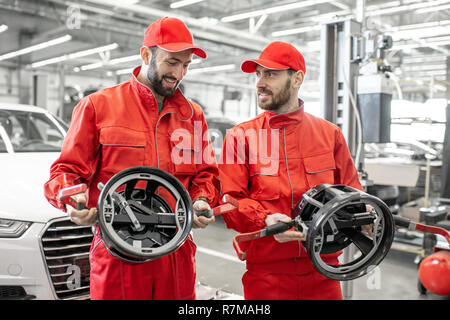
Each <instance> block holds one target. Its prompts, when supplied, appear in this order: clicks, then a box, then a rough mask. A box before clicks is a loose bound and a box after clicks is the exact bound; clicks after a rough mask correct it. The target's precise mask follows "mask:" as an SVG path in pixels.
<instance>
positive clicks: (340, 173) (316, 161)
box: [219, 100, 362, 300]
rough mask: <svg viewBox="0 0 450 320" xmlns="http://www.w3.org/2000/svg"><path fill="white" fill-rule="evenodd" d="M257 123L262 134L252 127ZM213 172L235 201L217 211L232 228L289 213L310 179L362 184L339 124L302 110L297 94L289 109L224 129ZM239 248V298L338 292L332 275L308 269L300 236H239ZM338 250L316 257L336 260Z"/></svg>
mask: <svg viewBox="0 0 450 320" xmlns="http://www.w3.org/2000/svg"><path fill="white" fill-rule="evenodd" d="M261 129H265V130H261ZM264 131H265V132H267V135H266V136H267V137H268V138H267V139H264V137H265V134H260V133H261V132H264ZM239 132H241V133H240V134H239ZM242 132H244V133H245V135H244V136H243V135H242ZM255 133H256V135H255ZM255 136H256V138H255ZM236 137H238V138H236ZM242 137H243V138H242ZM239 140H240V141H245V146H242V143H241V144H240V143H239ZM231 141H233V142H231ZM230 142H231V143H230ZM227 145H228V146H227ZM261 147H263V148H261ZM264 147H265V148H266V149H264ZM242 150H244V151H243V152H241V151H242ZM261 150H262V151H261ZM233 158H234V162H233V161H231V159H233ZM219 172H220V179H221V184H222V191H223V193H224V194H229V195H230V196H233V197H235V198H236V199H238V201H239V209H238V210H235V211H233V212H230V213H226V214H224V215H223V219H224V220H225V222H226V224H227V227H228V228H231V229H234V230H236V231H238V232H240V233H246V232H252V231H256V230H259V229H263V228H264V227H266V224H265V218H266V216H267V215H269V214H273V213H277V212H279V213H283V214H286V215H288V216H291V209H292V208H293V207H294V206H295V204H296V203H297V202H298V201H299V200H300V199H301V197H302V195H303V193H304V192H306V191H307V190H309V189H310V188H312V187H314V186H316V185H318V184H322V183H329V184H345V185H349V186H352V187H355V188H358V189H360V190H362V187H361V185H360V183H359V180H358V174H357V171H356V168H355V166H354V163H353V160H352V158H351V155H350V152H349V150H348V147H347V144H346V142H345V139H344V137H343V135H342V133H341V131H340V129H339V128H338V127H337V126H335V125H334V124H332V123H330V122H327V121H325V120H323V119H320V118H317V117H314V116H312V115H310V114H308V113H306V112H304V108H303V101H301V100H300V108H299V109H297V110H296V111H294V112H291V113H287V114H277V113H274V112H271V111H265V112H264V113H262V114H260V115H259V116H257V117H256V118H254V119H252V120H250V121H247V122H244V123H242V124H239V125H238V126H236V127H234V128H233V129H232V130H231V131H230V132H228V133H227V136H226V138H225V140H224V144H223V148H222V154H221V159H220V162H219ZM242 249H243V251H245V252H246V257H247V258H246V260H247V271H246V273H245V274H244V276H243V278H242V282H243V285H244V295H245V298H246V299H251V300H253V299H267V300H278V299H342V293H341V288H340V283H339V282H338V281H334V280H330V279H327V278H325V277H324V276H322V275H321V274H319V273H318V272H317V271H316V270H315V269H314V267H313V265H312V263H311V261H310V260H309V257H308V255H307V253H306V251H305V249H304V247H303V245H302V243H301V241H290V242H286V243H279V242H277V241H276V240H275V239H274V237H273V236H272V237H265V238H261V239H257V240H254V241H249V242H243V244H242ZM338 255H339V253H337V254H330V255H323V257H324V260H325V261H327V262H328V263H330V264H338V260H337V257H338Z"/></svg>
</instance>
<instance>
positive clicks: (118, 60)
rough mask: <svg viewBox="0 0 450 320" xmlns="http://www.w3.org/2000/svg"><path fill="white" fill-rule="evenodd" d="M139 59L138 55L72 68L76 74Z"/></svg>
mask: <svg viewBox="0 0 450 320" xmlns="http://www.w3.org/2000/svg"><path fill="white" fill-rule="evenodd" d="M140 58H141V55H140V54H135V55H132V56H127V57H122V58H116V59H111V60H109V61H100V62H96V63H91V64H87V65H84V66H81V67H76V68H74V71H76V72H78V71H86V70H93V69H97V68H101V67H103V66H107V65H115V64H119V63H124V62H130V61H135V60H139V59H140ZM77 70H78V71H77Z"/></svg>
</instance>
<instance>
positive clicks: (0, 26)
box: [0, 24, 8, 33]
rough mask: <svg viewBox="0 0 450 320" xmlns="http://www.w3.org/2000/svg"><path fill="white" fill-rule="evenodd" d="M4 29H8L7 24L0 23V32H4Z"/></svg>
mask: <svg viewBox="0 0 450 320" xmlns="http://www.w3.org/2000/svg"><path fill="white" fill-rule="evenodd" d="M6 30H8V26H7V25H6V24H2V25H0V33H2V32H4V31H6Z"/></svg>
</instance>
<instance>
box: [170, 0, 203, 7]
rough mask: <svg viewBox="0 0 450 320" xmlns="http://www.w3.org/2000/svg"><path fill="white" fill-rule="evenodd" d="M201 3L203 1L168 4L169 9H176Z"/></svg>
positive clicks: (185, 0) (194, 0) (189, 0)
mask: <svg viewBox="0 0 450 320" xmlns="http://www.w3.org/2000/svg"><path fill="white" fill-rule="evenodd" d="M202 1H203V0H182V1H177V2H173V3H171V4H170V8H172V9H177V8H181V7H185V6H189V5H191V4H194V3H198V2H202Z"/></svg>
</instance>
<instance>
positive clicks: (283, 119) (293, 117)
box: [266, 99, 304, 129]
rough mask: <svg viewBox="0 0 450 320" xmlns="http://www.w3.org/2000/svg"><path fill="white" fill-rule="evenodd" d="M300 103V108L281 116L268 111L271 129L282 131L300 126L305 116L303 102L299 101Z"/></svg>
mask: <svg viewBox="0 0 450 320" xmlns="http://www.w3.org/2000/svg"><path fill="white" fill-rule="evenodd" d="M298 102H299V108H298V109H297V110H295V111H292V112H289V113H282V114H279V113H276V112H273V111H266V115H267V117H268V121H269V127H270V128H271V129H281V128H284V127H289V126H293V125H298V124H299V123H300V122H301V121H302V119H303V115H304V107H303V100H302V99H298Z"/></svg>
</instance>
